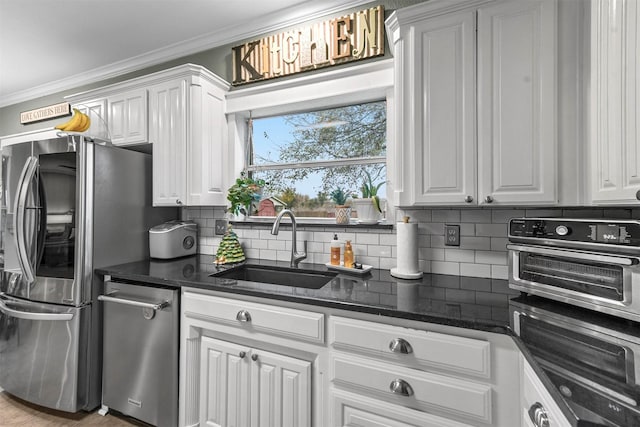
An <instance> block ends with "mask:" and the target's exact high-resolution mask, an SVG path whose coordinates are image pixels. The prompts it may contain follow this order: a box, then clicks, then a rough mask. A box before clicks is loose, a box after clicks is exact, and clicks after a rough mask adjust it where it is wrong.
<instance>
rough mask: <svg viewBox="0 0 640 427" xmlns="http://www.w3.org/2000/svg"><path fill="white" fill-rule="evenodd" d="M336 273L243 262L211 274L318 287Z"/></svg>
mask: <svg viewBox="0 0 640 427" xmlns="http://www.w3.org/2000/svg"><path fill="white" fill-rule="evenodd" d="M337 275H338V273H335V272H331V271H316V270H306V269H302V268H287V267H276V266H270V265H255V264H244V265H241V266H239V267H235V268H231V269H229V270H224V271H220V272H217V273H213V274H212V275H211V276H212V277H220V278H224V279H235V280H244V281H247V282H259V283H271V284H274V285H283V286H295V287H298V288H308V289H320V288H321V287H323V286H324V285H326V284H327V283H329V282H330V281H331V279H333V278H334V277H336V276H337Z"/></svg>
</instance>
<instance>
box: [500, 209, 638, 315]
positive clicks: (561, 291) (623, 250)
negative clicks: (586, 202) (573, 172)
mask: <svg viewBox="0 0 640 427" xmlns="http://www.w3.org/2000/svg"><path fill="white" fill-rule="evenodd" d="M509 242H510V244H508V245H507V249H508V252H509V287H511V288H513V289H518V290H520V291H522V292H526V293H530V294H536V295H540V296H543V297H546V298H551V299H554V300H557V301H562V302H565V303H568V304H573V305H577V306H581V307H584V308H588V309H591V310H595V311H599V312H603V313H608V314H611V315H614V316H618V317H623V318H626V319H630V320H635V321H640V221H633V220H603V219H596V220H586V219H585V220H581V219H564V218H515V219H512V220H511V221H510V222H509Z"/></svg>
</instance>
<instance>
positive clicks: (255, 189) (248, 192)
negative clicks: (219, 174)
mask: <svg viewBox="0 0 640 427" xmlns="http://www.w3.org/2000/svg"><path fill="white" fill-rule="evenodd" d="M265 185H266V182H265V181H264V180H263V179H253V178H251V177H250V176H248V175H247V173H246V172H244V171H243V172H241V173H240V178H237V179H236V182H235V183H234V184H233V185H232V186H231V187H229V190H228V192H227V200H228V201H229V202H230V203H231V206H230V207H229V209H228V211H229V212H231V213H232V214H234V215H236V216H242V215H244V216H249V215H251V214H252V213H253V212H254V211H255V210H256V209H254V208H253V206H254V204H255V203H257V202H259V201H260V198H261V197H262V188H263V187H264V186H265Z"/></svg>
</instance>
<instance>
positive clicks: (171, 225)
mask: <svg viewBox="0 0 640 427" xmlns="http://www.w3.org/2000/svg"><path fill="white" fill-rule="evenodd" d="M197 250H198V224H196V223H195V222H191V221H180V220H173V221H167V222H165V223H163V224H159V225H156V226H154V227H151V228H150V229H149V255H150V256H151V258H159V259H171V258H179V257H183V256H187V255H195V254H196V253H197Z"/></svg>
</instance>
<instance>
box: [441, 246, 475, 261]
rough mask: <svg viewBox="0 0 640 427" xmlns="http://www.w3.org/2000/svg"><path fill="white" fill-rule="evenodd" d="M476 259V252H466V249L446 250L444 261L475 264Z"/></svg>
mask: <svg viewBox="0 0 640 427" xmlns="http://www.w3.org/2000/svg"><path fill="white" fill-rule="evenodd" d="M474 259H475V251H470V250H464V249H448V248H445V250H444V260H445V261H455V262H474Z"/></svg>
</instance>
